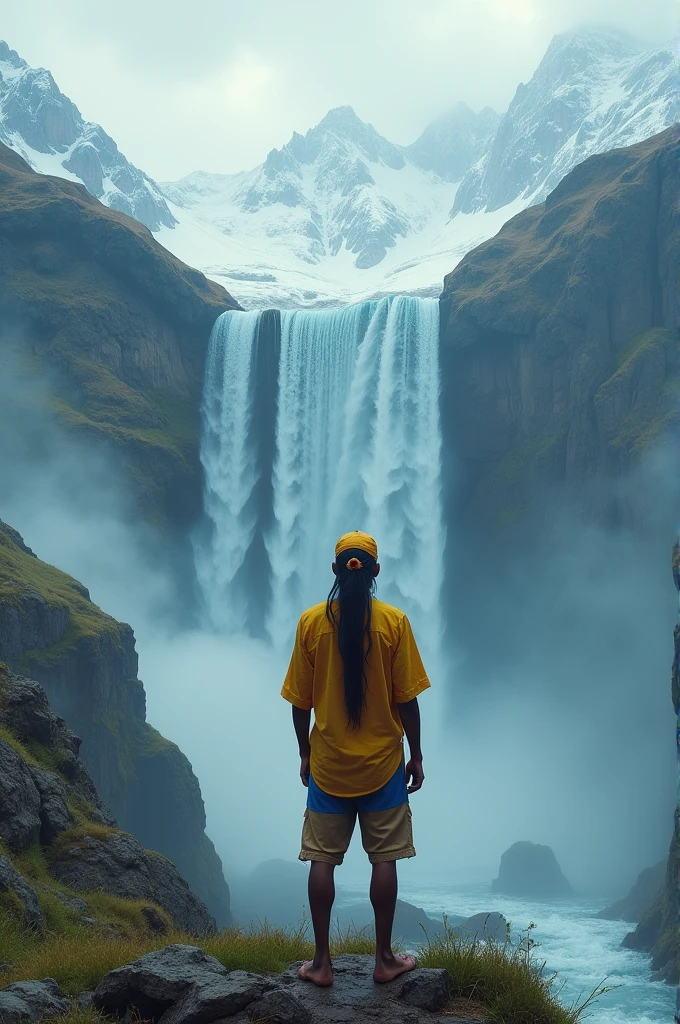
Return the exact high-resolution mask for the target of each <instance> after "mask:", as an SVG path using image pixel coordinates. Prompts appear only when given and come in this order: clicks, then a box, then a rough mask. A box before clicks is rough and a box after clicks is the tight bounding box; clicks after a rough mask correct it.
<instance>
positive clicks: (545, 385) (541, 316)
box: [441, 129, 680, 531]
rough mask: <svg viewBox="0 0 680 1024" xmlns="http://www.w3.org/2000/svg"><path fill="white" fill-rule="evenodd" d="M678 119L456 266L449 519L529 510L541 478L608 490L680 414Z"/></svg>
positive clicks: (449, 333)
mask: <svg viewBox="0 0 680 1024" xmlns="http://www.w3.org/2000/svg"><path fill="white" fill-rule="evenodd" d="M677 159H678V141H677V138H676V133H675V131H674V129H669V130H668V131H666V132H664V133H662V134H661V135H658V136H656V137H655V138H653V139H649V140H648V141H646V142H643V143H640V144H639V145H636V146H631V147H630V148H628V149H621V150H615V151H613V152H610V153H606V154H604V155H602V156H595V157H591V158H590V159H589V160H586V161H585V162H584V163H583V164H580V165H579V166H578V167H576V168H575V169H574V170H573V171H572V172H571V173H570V174H569V175H567V177H566V178H565V179H564V180H563V181H562V182H561V183H560V184H559V185H558V187H557V188H556V189H555V190H554V191H553V192H552V193H551V194H550V195H549V196H548V198H547V200H546V201H545V203H543V204H542V205H540V206H536V207H532V208H531V209H528V210H525V211H524V212H523V213H520V214H519V215H518V216H517V217H515V218H513V220H511V221H510V222H508V223H507V224H506V225H505V226H504V227H503V228H502V229H501V231H500V232H499V233H498V235H496V237H495V238H493V239H491V240H490V241H488V242H485V243H484V244H483V245H481V246H479V247H478V248H477V249H475V250H474V251H473V252H471V253H469V254H468V255H467V256H466V257H465V259H464V260H463V261H462V262H461V263H460V264H459V266H458V267H456V269H455V270H454V271H453V272H452V273H451V274H449V275H448V276H447V278H446V279H445V282H444V290H443V293H442V296H441V349H442V375H443V380H442V393H443V402H442V420H443V431H444V438H445V449H446V450H447V451H448V452H453V453H455V459H456V460H457V469H456V472H457V473H459V474H460V475H459V478H458V481H457V489H456V495H455V499H454V497H453V496H452V493H449V495H448V502H449V516H448V518H449V520H450V519H451V518H452V517H456V516H458V517H462V519H463V520H464V521H465V523H466V524H467V525H468V526H469V527H471V528H475V529H477V530H480V531H484V530H488V529H494V530H499V529H501V530H503V529H506V528H508V527H511V526H513V525H514V524H517V523H521V522H522V521H523V520H525V519H526V518H527V517H528V518H530V517H531V514H532V512H533V511H535V508H536V490H537V486H538V485H540V486H543V485H545V484H546V483H553V484H555V485H556V486H557V487H558V488H560V489H562V490H563V491H565V492H579V493H582V494H583V493H585V492H586V490H587V489H590V490H591V492H592V494H591V498H590V499H589V500H590V502H591V507H590V512H591V514H592V515H593V516H594V517H595V518H598V519H600V520H601V521H604V522H606V521H608V520H616V519H617V517H618V516H620V515H621V514H622V513H621V510H620V509H617V508H613V507H612V506H611V504H609V503H607V501H606V500H605V499H604V498H602V497H601V496H600V495H599V493H598V488H597V486H594V485H595V484H596V483H597V481H598V480H602V479H605V478H607V477H608V476H610V475H614V476H617V477H618V476H620V475H622V474H623V473H625V472H626V471H627V470H628V469H630V468H631V466H633V465H634V464H635V463H636V462H637V461H638V460H639V459H640V457H641V456H642V454H643V453H644V452H645V451H646V450H647V449H648V448H649V446H650V444H651V443H652V442H653V441H654V440H655V439H657V438H658V437H659V436H660V435H662V434H664V433H665V432H667V431H669V429H670V428H671V426H672V424H673V423H675V422H677V418H678V417H677V403H676V396H677V388H678V381H679V374H678V359H677V353H678V347H677V336H676V333H675V329H676V325H677V318H678V312H679V307H678V291H677V279H676V274H677V266H678V263H679V262H680V233H679V231H678V219H677V212H676V206H675V204H676V192H677V188H676V182H677Z"/></svg>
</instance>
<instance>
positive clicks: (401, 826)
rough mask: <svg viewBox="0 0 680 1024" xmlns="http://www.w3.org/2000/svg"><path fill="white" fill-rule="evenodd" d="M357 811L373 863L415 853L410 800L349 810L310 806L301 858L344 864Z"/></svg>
mask: <svg viewBox="0 0 680 1024" xmlns="http://www.w3.org/2000/svg"><path fill="white" fill-rule="evenodd" d="M357 815H358V817H359V827H360V829H361V841H362V843H363V847H364V850H365V851H366V853H367V854H368V859H369V861H370V862H371V864H379V863H380V862H381V861H388V860H403V859H404V858H405V857H415V855H416V851H415V849H414V847H413V828H412V825H411V808H410V807H409V805H408V803H402V804H399V805H398V806H397V807H390V808H388V809H387V810H385V811H358V812H357V811H353V812H350V813H347V814H322V813H321V812H320V811H310V810H309V808H307V809H306V810H305V817H304V822H303V825H302V849H301V850H300V860H319V861H324V862H325V863H326V864H342V861H343V858H344V856H345V854H346V853H347V848H348V847H349V843H350V840H351V838H352V833H353V832H354V825H355V823H356V819H357Z"/></svg>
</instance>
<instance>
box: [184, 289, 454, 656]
mask: <svg viewBox="0 0 680 1024" xmlns="http://www.w3.org/2000/svg"><path fill="white" fill-rule="evenodd" d="M438 346H439V312H438V304H437V301H436V300H435V299H417V298H410V297H396V298H386V299H381V300H380V301H377V302H364V303H360V304H357V305H353V306H346V307H343V308H341V309H335V310H325V311H314V312H308V311H295V312H282V313H281V314H280V315H277V316H276V317H275V319H274V320H272V316H271V311H268V312H267V313H257V312H250V313H245V314H244V313H234V312H229V313H224V314H223V315H222V316H221V317H220V318H219V319H218V320H217V322H216V324H215V327H214V329H213V333H212V336H211V340H210V350H209V355H208V362H207V369H206V380H205V391H204V403H203V436H202V445H201V458H202V461H203V465H204V468H205V476H206V494H205V509H206V512H207V515H208V517H209V520H210V523H211V534H210V537H209V539H208V540H205V539H204V540H203V542H202V543H201V545H199V549H198V557H197V563H198V569H199V574H200V578H201V581H202V584H203V589H204V593H205V595H206V600H207V603H208V607H209V610H210V614H211V617H212V620H213V622H214V624H215V625H216V626H218V627H219V628H220V629H223V630H227V631H229V632H235V633H238V632H242V631H249V632H253V633H255V634H256V635H264V636H266V637H268V638H269V639H271V641H272V642H273V643H274V645H275V646H276V647H285V646H286V645H287V644H288V643H289V642H290V640H291V637H292V633H293V630H294V627H295V622H296V619H297V616H298V615H299V613H300V612H301V611H302V610H303V608H304V607H306V606H308V605H310V604H314V603H316V602H318V601H320V600H323V599H324V598H325V595H326V593H327V591H328V589H329V587H330V582H331V579H332V577H331V576H330V571H329V570H330V562H331V561H332V554H333V545H334V542H335V540H336V539H337V537H338V536H339V535H340V534H342V533H345V532H347V531H348V530H353V529H362V530H368V531H369V532H371V533H373V534H374V535H375V536H376V537H377V539H378V543H379V548H380V562H381V566H382V572H381V576H380V580H379V596H380V597H382V598H383V599H384V600H387V601H390V602H393V603H395V604H397V605H399V606H400V607H402V608H403V609H404V610H405V611H406V612H407V613H408V614H409V616H410V618H411V619H412V621H413V624H414V627H415V628H416V631H417V635H418V636H419V638H420V639H421V643H422V645H423V647H424V648H425V649H426V650H428V651H430V652H435V651H436V650H437V646H438V640H439V634H440V629H441V623H440V620H439V612H438V603H439V601H438V599H439V591H440V587H441V574H442V561H443V545H444V531H443V526H442V514H441V495H440V489H441V434H440V426H439V357H438ZM272 363H274V364H275V371H276V372H275V373H272ZM266 381H271V382H272V383H273V384H274V387H273V388H272V389H271V390H270V391H268V390H267V387H266V384H265V383H263V382H266ZM274 392H275V393H274Z"/></svg>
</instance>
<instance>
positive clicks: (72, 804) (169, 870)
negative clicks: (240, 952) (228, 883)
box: [0, 668, 215, 1019]
mask: <svg viewBox="0 0 680 1024" xmlns="http://www.w3.org/2000/svg"><path fill="white" fill-rule="evenodd" d="M79 745H80V741H79V739H78V738H77V737H76V736H75V735H74V734H73V733H72V732H71V731H70V729H69V728H68V727H67V725H66V723H65V722H64V720H63V719H62V718H59V717H58V716H57V715H56V714H55V713H54V711H53V710H52V708H51V707H50V706H49V703H48V701H47V696H46V694H45V691H44V690H43V688H42V687H41V686H40V685H39V684H38V683H36V682H35V681H34V680H30V679H23V678H21V677H17V676H15V675H13V674H12V673H9V672H7V671H6V669H4V668H0V839H1V840H2V841H3V843H4V844H5V846H6V848H7V849H8V850H9V851H10V854H15V855H21V854H22V853H24V852H25V851H26V850H28V849H29V848H32V847H34V846H36V844H37V845H38V846H39V848H40V850H41V852H42V855H43V857H44V860H45V863H46V865H47V866H48V870H49V876H50V878H51V879H54V881H55V882H56V883H61V885H62V886H65V887H67V889H68V890H70V891H71V893H72V891H73V890H76V892H81V893H88V892H107V893H111V894H112V895H114V896H119V897H122V898H123V899H128V900H141V901H149V902H150V903H151V906H149V907H148V908H146V909H147V910H148V915H147V921H148V923H149V926H150V930H153V929H152V928H151V923H152V922H154V923H158V922H159V921H160V922H161V924H162V927H163V930H165V929H166V925H165V924H164V922H163V921H162V918H160V915H159V914H158V913H157V911H156V909H155V907H156V906H157V907H160V908H161V909H162V910H164V911H165V912H166V913H167V915H168V918H169V920H170V921H172V922H173V924H174V925H175V927H177V928H181V929H183V930H185V931H187V932H188V933H189V934H192V935H200V934H203V933H205V932H207V931H213V930H214V928H215V922H214V919H213V918H212V917H211V915H210V914H209V912H208V910H207V908H206V906H205V905H204V904H203V903H202V902H201V900H200V899H198V897H197V896H195V895H194V893H193V892H192V891H191V889H190V888H189V886H188V884H187V883H186V881H185V880H184V878H182V876H181V875H180V873H179V872H178V870H177V868H176V867H175V866H174V864H172V863H171V862H170V861H169V860H167V858H165V857H162V856H161V855H160V854H157V853H154V852H152V851H148V850H145V849H143V847H142V846H141V845H140V844H139V842H138V841H137V840H136V839H135V838H134V837H133V836H131V835H128V834H127V833H125V832H121V831H120V830H119V829H118V828H117V827H116V822H115V820H114V818H113V817H112V815H111V814H110V813H109V811H108V810H107V808H106V806H105V805H104V804H103V803H102V801H101V800H100V798H99V795H98V793H97V791H96V788H95V786H94V783H93V781H92V778H91V777H90V775H89V773H88V771H87V769H86V768H85V766H84V765H83V763H82V762H81V761H80V759H79V757H78V748H79ZM43 891H47V892H51V893H53V894H54V895H56V896H57V898H58V899H60V901H61V902H63V903H64V904H65V905H67V906H70V907H71V909H73V910H76V911H80V912H83V911H87V909H88V905H87V902H86V901H85V900H82V899H80V898H75V899H74V898H73V897H72V895H71V894H70V893H63V892H61V891H60V890H59V888H54V887H53V886H51V885H48V884H47V883H45V882H42V883H41V884H40V885H39V886H36V885H35V883H34V884H33V885H32V884H30V883H29V882H28V881H27V880H26V878H24V877H23V876H22V875H21V874H20V873H19V872H18V871H17V870H16V868H15V867H14V866H13V865H12V864H11V863H10V861H9V860H8V859H7V858H6V857H2V856H0V894H2V893H6V894H9V895H11V896H12V897H13V899H14V904H13V905H10V907H9V909H10V910H12V911H13V912H15V913H17V912H20V915H21V920H22V923H23V925H24V927H28V928H30V929H33V930H38V931H40V930H42V928H43V926H44V915H43V913H42V910H41V907H40V893H41V892H43ZM17 902H18V904H19V907H18V906H17ZM81 920H82V917H81ZM1 1012H2V1011H1V1007H0V1015H1ZM0 1019H2V1018H1V1016H0Z"/></svg>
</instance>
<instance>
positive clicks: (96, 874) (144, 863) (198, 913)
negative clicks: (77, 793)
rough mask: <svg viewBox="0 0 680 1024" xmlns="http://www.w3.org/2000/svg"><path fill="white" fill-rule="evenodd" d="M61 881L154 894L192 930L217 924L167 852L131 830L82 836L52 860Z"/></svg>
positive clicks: (125, 893)
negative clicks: (149, 848) (150, 845)
mask: <svg viewBox="0 0 680 1024" xmlns="http://www.w3.org/2000/svg"><path fill="white" fill-rule="evenodd" d="M50 870H51V873H52V875H53V877H54V878H56V879H57V881H59V882H62V883H63V884H64V885H68V886H69V887H71V888H73V889H79V890H81V891H82V892H88V891H93V890H96V889H103V891H104V892H109V893H111V894H112V895H114V896H122V897H123V898H124V899H139V900H151V901H153V902H154V903H157V904H158V905H159V906H160V907H162V908H163V910H165V911H167V913H168V914H169V915H170V918H171V919H172V921H173V922H174V923H175V924H176V925H177V927H179V928H182V929H184V930H185V931H187V932H189V933H190V934H192V935H200V934H205V933H206V932H212V931H214V930H215V921H214V919H213V918H212V917H211V915H210V914H209V913H208V910H207V908H206V906H205V904H204V903H202V902H201V900H199V898H198V897H197V896H195V895H194V893H193V892H192V891H191V889H190V888H189V886H188V884H187V882H185V880H184V879H183V878H182V876H181V875H180V873H179V872H178V871H177V868H176V867H175V866H174V864H172V863H171V862H170V861H169V860H167V859H166V858H165V857H162V856H161V855H160V854H156V853H153V852H150V851H146V850H143V849H142V847H141V846H140V844H139V843H138V842H137V840H136V839H135V838H134V836H131V835H128V834H127V833H126V832H111V833H110V834H109V835H107V836H104V837H100V836H88V835H86V836H84V837H83V836H80V837H78V838H77V839H74V841H73V843H71V844H66V845H64V847H63V849H61V850H60V852H59V855H58V857H57V858H56V859H54V860H53V861H52V865H51V869H50Z"/></svg>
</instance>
